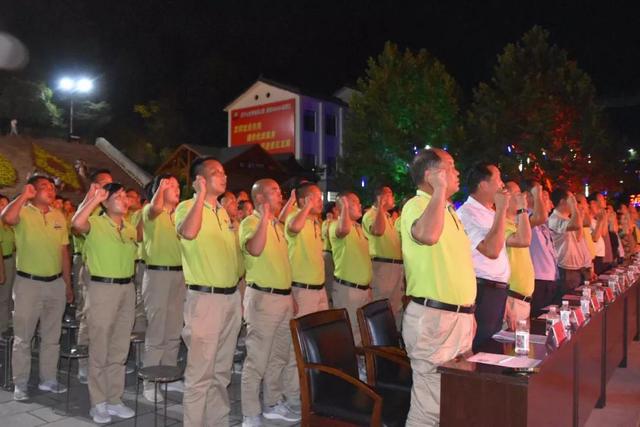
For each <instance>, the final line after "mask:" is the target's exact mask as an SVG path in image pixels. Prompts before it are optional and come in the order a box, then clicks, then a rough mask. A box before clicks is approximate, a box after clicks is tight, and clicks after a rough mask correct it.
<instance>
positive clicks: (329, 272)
mask: <svg viewBox="0 0 640 427" xmlns="http://www.w3.org/2000/svg"><path fill="white" fill-rule="evenodd" d="M322 258H324V288H325V289H326V290H327V295H328V296H329V301H331V298H332V294H333V291H332V289H331V287H332V286H333V271H334V270H335V266H334V265H333V255H332V254H331V252H328V251H322ZM330 305H332V304H330Z"/></svg>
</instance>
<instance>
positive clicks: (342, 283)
mask: <svg viewBox="0 0 640 427" xmlns="http://www.w3.org/2000/svg"><path fill="white" fill-rule="evenodd" d="M333 280H335V281H336V282H337V283H340V284H341V285H345V286H349V287H350V288H356V289H369V285H358V284H357V283H353V282H348V281H346V280H343V279H339V278H337V277H335V276H333Z"/></svg>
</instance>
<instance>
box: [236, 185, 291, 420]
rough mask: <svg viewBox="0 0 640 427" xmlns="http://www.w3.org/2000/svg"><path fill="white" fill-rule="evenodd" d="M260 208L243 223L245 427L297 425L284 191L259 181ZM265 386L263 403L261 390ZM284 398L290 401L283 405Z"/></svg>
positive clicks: (253, 194) (256, 192) (257, 202)
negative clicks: (266, 422)
mask: <svg viewBox="0 0 640 427" xmlns="http://www.w3.org/2000/svg"><path fill="white" fill-rule="evenodd" d="M251 197H252V199H253V202H254V204H255V206H256V210H255V211H254V212H253V214H252V215H250V216H248V217H246V218H245V219H244V220H243V221H242V223H240V247H241V248H242V254H243V256H244V261H245V267H246V269H247V273H246V281H247V290H246V293H245V296H244V317H245V320H246V322H247V338H246V346H247V357H246V359H245V360H244V366H243V368H242V380H241V398H242V414H243V423H242V425H243V426H245V427H249V426H258V425H262V422H261V418H260V413H262V415H263V416H264V417H265V418H267V419H280V420H284V421H299V420H300V416H299V415H298V414H296V413H295V412H294V411H293V410H292V408H291V407H290V405H291V404H294V405H295V404H296V403H297V402H296V400H297V399H298V395H299V385H298V376H297V375H296V362H295V358H293V351H292V341H291V332H290V330H289V320H290V319H291V318H292V317H293V315H294V313H293V299H292V298H291V266H290V264H289V256H288V251H287V242H286V240H285V235H284V227H283V225H282V223H280V222H279V221H278V219H277V215H278V213H279V212H280V210H281V209H282V193H281V191H280V186H278V183H276V182H275V181H274V180H272V179H261V180H259V181H257V182H256V183H255V184H254V185H253V188H252V189H251ZM262 382H264V386H263V391H264V404H265V408H264V409H262V405H261V404H260V385H261V383H262ZM285 397H286V400H285Z"/></svg>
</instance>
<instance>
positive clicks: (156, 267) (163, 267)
mask: <svg viewBox="0 0 640 427" xmlns="http://www.w3.org/2000/svg"><path fill="white" fill-rule="evenodd" d="M147 270H159V271H182V266H181V265H175V266H174V265H149V264H147Z"/></svg>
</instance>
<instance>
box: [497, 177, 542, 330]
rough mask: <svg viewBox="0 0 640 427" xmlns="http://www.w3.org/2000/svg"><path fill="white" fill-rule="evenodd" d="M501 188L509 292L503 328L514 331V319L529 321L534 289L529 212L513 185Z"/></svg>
mask: <svg viewBox="0 0 640 427" xmlns="http://www.w3.org/2000/svg"><path fill="white" fill-rule="evenodd" d="M505 188H506V189H507V191H508V192H509V193H510V194H511V198H510V199H509V205H508V206H507V218H506V222H505V230H504V231H505V234H506V241H505V243H506V245H507V256H508V257H509V265H510V266H511V276H509V282H508V283H509V289H508V290H507V302H506V303H505V311H504V319H505V322H506V324H507V327H508V328H509V329H510V330H512V331H515V330H516V324H517V323H518V320H528V319H529V314H530V312H531V295H533V289H534V287H535V283H534V282H535V272H534V270H533V261H531V253H530V252H529V245H530V244H531V224H530V223H529V211H527V199H526V198H525V195H524V194H523V193H522V192H521V191H520V186H519V185H518V184H516V183H515V182H513V181H509V182H507V183H506V184H505ZM536 191H539V189H537V190H536Z"/></svg>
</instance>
